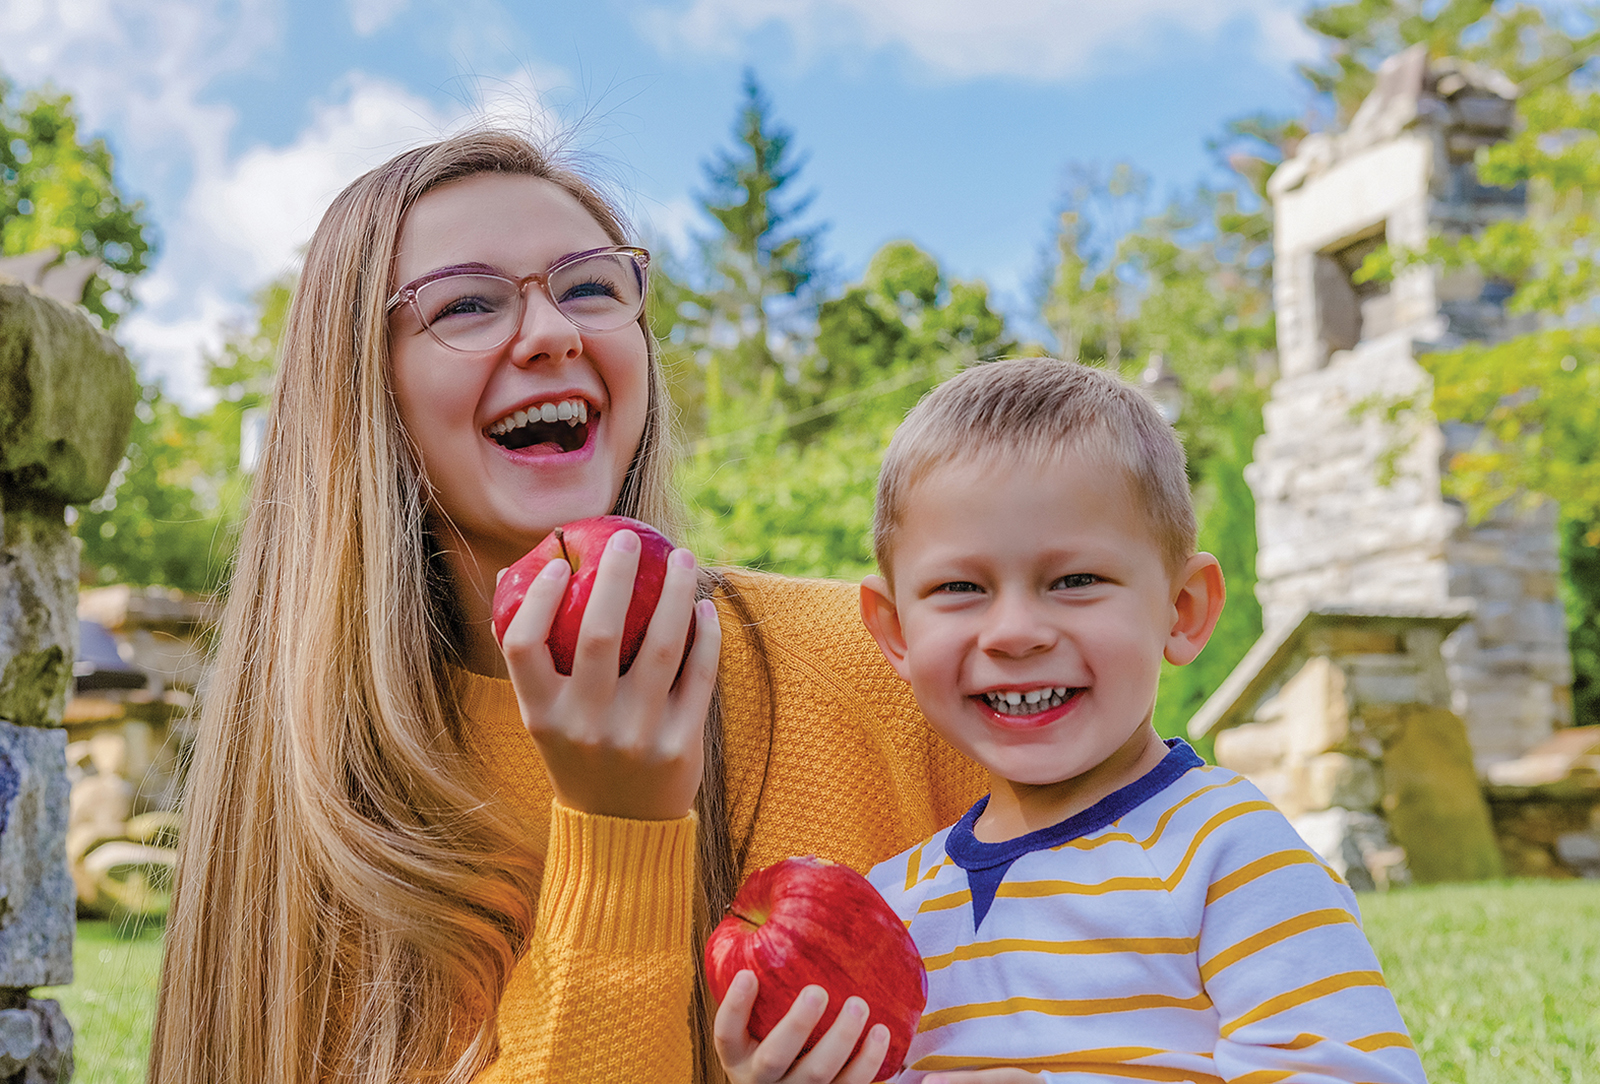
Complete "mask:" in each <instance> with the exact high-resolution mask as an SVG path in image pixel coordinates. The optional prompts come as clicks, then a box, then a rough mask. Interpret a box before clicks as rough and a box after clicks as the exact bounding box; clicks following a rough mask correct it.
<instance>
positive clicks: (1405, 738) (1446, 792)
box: [1382, 705, 1504, 884]
mask: <svg viewBox="0 0 1600 1084" xmlns="http://www.w3.org/2000/svg"><path fill="white" fill-rule="evenodd" d="M1396 714H1397V719H1396V723H1397V725H1396V726H1395V727H1394V736H1393V738H1392V739H1391V740H1390V741H1388V742H1386V743H1385V750H1384V752H1385V756H1384V762H1383V787H1384V793H1383V801H1382V806H1383V810H1384V814H1385V815H1386V816H1387V817H1388V820H1389V827H1390V830H1391V831H1392V832H1393V833H1394V837H1395V841H1396V842H1397V843H1399V845H1400V846H1402V847H1404V848H1405V851H1406V854H1407V855H1408V856H1409V857H1410V867H1411V873H1412V875H1413V876H1414V877H1415V878H1416V880H1417V881H1418V882H1420V883H1423V884H1430V883H1435V882H1439V881H1476V880H1484V879H1487V878H1493V877H1500V876H1502V875H1503V871H1504V866H1503V865H1502V862H1501V857H1500V850H1499V848H1498V847H1497V846H1496V844H1495V835H1494V829H1493V827H1492V825H1491V823H1490V818H1489V807H1488V804H1487V803H1486V802H1485V801H1484V798H1483V792H1482V791H1481V790H1480V789H1479V786H1478V775H1477V771H1476V770H1475V768H1474V767H1473V762H1472V748H1471V746H1469V745H1468V744H1467V731H1466V727H1465V725H1464V724H1463V723H1462V722H1461V719H1460V718H1459V717H1458V716H1456V715H1455V714H1453V713H1452V712H1449V711H1446V710H1444V709H1443V708H1435V707H1425V706H1421V705H1412V706H1409V707H1403V708H1400V709H1398V710H1397V713H1396Z"/></svg>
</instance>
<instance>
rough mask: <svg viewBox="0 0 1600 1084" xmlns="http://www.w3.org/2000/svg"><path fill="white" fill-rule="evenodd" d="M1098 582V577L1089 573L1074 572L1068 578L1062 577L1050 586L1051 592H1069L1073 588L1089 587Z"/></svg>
mask: <svg viewBox="0 0 1600 1084" xmlns="http://www.w3.org/2000/svg"><path fill="white" fill-rule="evenodd" d="M1099 582H1100V577H1099V576H1096V575H1094V574H1092V573H1089V572H1074V573H1073V574H1072V575H1070V576H1062V577H1061V578H1060V579H1059V580H1057V581H1056V582H1055V583H1053V584H1051V585H1050V589H1051V590H1053V591H1062V590H1067V591H1070V590H1072V589H1073V588H1074V587H1091V586H1093V585H1094V584H1097V583H1099Z"/></svg>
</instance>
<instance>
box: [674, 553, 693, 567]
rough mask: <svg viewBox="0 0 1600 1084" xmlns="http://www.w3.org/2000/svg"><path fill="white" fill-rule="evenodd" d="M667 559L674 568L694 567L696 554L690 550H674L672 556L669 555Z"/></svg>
mask: <svg viewBox="0 0 1600 1084" xmlns="http://www.w3.org/2000/svg"><path fill="white" fill-rule="evenodd" d="M667 560H668V561H669V562H671V564H672V565H673V567H674V568H693V567H694V554H693V553H690V552H689V551H688V550H673V551H672V556H670V557H668V558H667Z"/></svg>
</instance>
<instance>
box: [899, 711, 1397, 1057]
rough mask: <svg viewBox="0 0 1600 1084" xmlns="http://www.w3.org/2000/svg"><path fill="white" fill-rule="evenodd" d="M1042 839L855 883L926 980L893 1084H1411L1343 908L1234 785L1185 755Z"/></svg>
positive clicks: (1330, 882) (1389, 1006)
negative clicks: (933, 1076)
mask: <svg viewBox="0 0 1600 1084" xmlns="http://www.w3.org/2000/svg"><path fill="white" fill-rule="evenodd" d="M1167 744H1168V746H1169V747H1170V748H1169V752H1168V753H1167V755H1166V756H1165V757H1164V758H1163V759H1162V761H1161V763H1160V764H1159V765H1157V767H1156V768H1154V769H1153V770H1152V771H1151V772H1150V773H1149V774H1148V775H1146V776H1144V777H1143V778H1141V779H1139V780H1136V781H1135V782H1133V783H1131V784H1129V785H1128V786H1126V787H1123V788H1122V789H1121V790H1118V791H1117V792H1115V793H1114V794H1111V795H1109V796H1108V797H1106V798H1105V799H1103V800H1102V801H1100V802H1098V803H1096V804H1095V805H1094V806H1093V807H1091V808H1090V809H1087V810H1085V811H1084V812H1082V813H1079V814H1077V815H1076V816H1073V817H1070V818H1068V819H1067V820H1065V821H1063V822H1061V823H1060V824H1057V825H1054V826H1052V827H1050V828H1046V829H1042V830H1040V831H1038V832H1032V833H1030V834H1028V835H1025V836H1022V837H1020V838H1018V839H1014V840H1009V841H1006V842H1003V843H994V844H989V843H982V842H980V841H978V840H977V839H976V838H975V837H974V836H973V834H972V826H973V824H974V823H975V822H976V821H977V819H978V816H979V814H981V813H982V812H983V809H984V806H985V805H986V804H987V801H988V799H983V800H982V801H980V802H979V803H978V804H977V805H976V806H974V807H973V808H972V809H971V810H970V811H968V812H967V814H966V815H965V816H964V817H963V818H962V819H961V820H960V821H959V822H957V823H956V824H955V825H953V826H951V827H950V828H947V829H945V830H944V831H942V832H939V833H938V834H936V835H934V836H933V837H932V838H931V839H929V840H928V841H927V842H926V843H923V844H921V845H920V846H917V847H913V848H912V849H911V850H909V851H906V852H905V853H904V854H901V855H899V856H898V857H896V858H891V859H889V860H888V861H887V862H884V863H882V864H880V865H879V866H877V867H876V868H875V869H873V871H872V873H871V874H870V876H869V879H870V880H871V881H872V883H873V885H874V886H875V887H877V889H878V890H879V891H880V892H881V893H883V896H884V898H885V899H887V900H888V901H889V905H890V906H891V907H893V908H894V910H895V912H896V913H897V914H899V915H900V917H901V919H903V920H904V921H905V922H906V924H907V926H908V928H909V929H910V931H911V936H912V939H913V940H914V941H915V942H916V944H917V948H918V950H919V951H921V953H922V957H923V961H924V963H925V964H926V965H927V968H928V1006H927V1010H926V1011H925V1012H924V1013H923V1016H922V1022H921V1024H920V1025H919V1027H918V1029H917V1035H916V1038H915V1039H914V1040H913V1042H912V1044H911V1051H910V1054H909V1055H908V1056H907V1059H906V1069H905V1071H904V1072H903V1073H902V1074H901V1075H899V1076H897V1077H895V1078H894V1079H895V1081H896V1082H897V1084H912V1082H915V1081H920V1080H921V1079H922V1078H923V1076H924V1075H925V1074H927V1073H930V1072H933V1071H935V1070H940V1069H982V1068H989V1067H998V1066H1014V1067H1017V1068H1022V1069H1027V1070H1030V1071H1032V1072H1035V1073H1038V1074H1040V1076H1039V1079H1040V1080H1041V1081H1062V1082H1066V1081H1071V1082H1073V1084H1083V1082H1086V1081H1107V1082H1111V1081H1115V1082H1123V1084H1125V1082H1127V1081H1130V1080H1144V1081H1151V1080H1153V1081H1195V1082H1197V1084H1213V1082H1216V1084H1220V1082H1222V1081H1232V1082H1236V1084H1271V1082H1275V1081H1291V1080H1292V1081H1296V1082H1302V1081H1304V1082H1312V1081H1315V1082H1323V1081H1360V1082H1370V1084H1417V1082H1425V1080H1426V1078H1425V1076H1424V1074H1423V1070H1422V1063H1421V1061H1420V1060H1419V1059H1418V1057H1417V1053H1416V1049H1415V1048H1414V1047H1413V1045H1412V1043H1411V1039H1410V1037H1409V1036H1408V1035H1407V1033H1406V1028H1405V1024H1404V1023H1403V1022H1402V1021H1401V1019H1400V1013H1399V1010H1398V1009H1397V1008H1396V1007H1395V1003H1394V998H1393V997H1392V996H1391V995H1390V993H1389V990H1388V987H1387V986H1385V985H1384V981H1383V975H1382V973H1381V972H1380V971H1379V968H1378V961H1377V959H1376V957H1375V956H1374V955H1373V952H1372V948H1371V946H1370V945H1368V944H1367V940H1366V937H1365V935H1363V934H1362V932H1361V926H1360V917H1359V914H1358V912H1357V909H1356V900H1355V894H1354V893H1352V892H1351V891H1350V889H1349V888H1348V887H1347V886H1346V885H1345V883H1344V882H1343V881H1342V880H1340V878H1339V876H1338V874H1336V873H1334V872H1333V871H1332V870H1331V869H1329V868H1328V867H1327V865H1325V864H1324V863H1323V862H1322V861H1321V860H1320V859H1319V858H1318V857H1317V856H1316V855H1315V854H1314V853H1313V852H1312V851H1311V850H1310V849H1309V848H1307V847H1306V845H1305V844H1304V843H1303V842H1302V841H1301V840H1300V837H1299V836H1297V835H1296V834H1295V831H1294V829H1293V828H1291V827H1290V826H1289V822H1288V821H1287V820H1285V819H1284V817H1283V815H1282V814H1281V813H1279V812H1278V810H1277V809H1276V808H1275V807H1274V806H1273V805H1272V804H1271V803H1270V802H1268V801H1267V800H1266V799H1265V798H1264V797H1263V796H1262V795H1261V792H1260V791H1258V790H1257V789H1256V788H1255V787H1253V786H1252V785H1251V784H1250V783H1249V782H1248V781H1246V780H1245V779H1244V778H1243V777H1241V776H1239V775H1236V774H1234V773H1233V772H1230V771H1228V770H1227V769H1226V768H1215V767H1208V766H1206V765H1205V764H1204V762H1202V761H1201V760H1200V758H1199V757H1198V756H1197V755H1195V753H1194V751H1193V750H1192V749H1190V748H1189V747H1188V746H1187V745H1186V744H1184V743H1183V742H1182V741H1181V740H1178V739H1172V740H1170V741H1168V743H1167Z"/></svg>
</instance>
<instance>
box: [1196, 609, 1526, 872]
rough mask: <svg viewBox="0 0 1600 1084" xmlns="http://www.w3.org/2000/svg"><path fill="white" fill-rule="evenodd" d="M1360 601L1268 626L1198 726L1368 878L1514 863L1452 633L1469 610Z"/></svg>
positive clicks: (1318, 844) (1318, 845)
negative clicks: (1490, 802)
mask: <svg viewBox="0 0 1600 1084" xmlns="http://www.w3.org/2000/svg"><path fill="white" fill-rule="evenodd" d="M1468 614H1469V611H1468V610H1467V609H1466V608H1464V607H1461V606H1459V605H1458V606H1447V607H1441V608H1436V609H1433V610H1424V609H1411V610H1406V609H1400V608H1391V609H1387V610H1385V609H1379V608H1376V607H1362V606H1348V607H1343V608H1329V609H1326V610H1313V611H1303V612H1302V613H1301V614H1300V615H1299V616H1298V617H1297V618H1296V619H1294V620H1292V621H1289V622H1285V623H1284V624H1283V625H1281V626H1280V628H1279V631H1278V632H1276V633H1274V634H1269V636H1267V637H1264V638H1263V640H1262V641H1261V642H1259V643H1258V644H1257V645H1256V647H1255V648H1253V649H1252V651H1251V653H1250V655H1249V656H1247V657H1246V659H1245V660H1244V662H1242V663H1241V664H1240V666H1239V668H1238V669H1236V670H1235V671H1234V673H1233V674H1232V675H1230V676H1229V678H1228V682H1227V683H1226V684H1225V685H1224V686H1223V688H1222V689H1219V690H1218V692H1217V694H1216V695H1215V696H1213V697H1212V698H1211V699H1210V700H1208V701H1207V702H1206V704H1205V705H1204V706H1203V707H1202V708H1201V710H1200V711H1199V712H1198V713H1196V715H1195V717H1194V720H1193V721H1192V722H1191V724H1190V734H1191V736H1194V737H1203V736H1205V735H1207V734H1213V735H1215V740H1216V745H1215V749H1216V758H1217V763H1218V764H1221V765H1222V766H1223V767H1225V768H1231V769H1233V770H1234V771H1237V772H1239V773H1240V774H1241V775H1244V776H1245V777H1246V778H1248V779H1249V780H1250V781H1251V782H1253V783H1255V784H1256V786H1258V787H1259V788H1260V789H1261V791H1262V793H1264V794H1265V795H1266V796H1267V798H1268V799H1270V800H1271V801H1272V802H1273V804H1274V805H1276V806H1277V807H1278V808H1279V809H1281V810H1282V811H1283V813H1284V815H1285V816H1287V817H1288V818H1289V820H1290V822H1291V823H1292V824H1293V825H1294V826H1295V829H1296V830H1297V831H1298V832H1299V833H1300V835H1301V836H1302V837H1303V838H1304V839H1305V840H1306V842H1307V843H1308V844H1310V845H1311V846H1312V847H1313V848H1314V849H1315V850H1316V851H1317V852H1318V853H1319V854H1321V855H1322V856H1323V858H1325V859H1326V860H1327V861H1328V863H1329V864H1330V865H1332V866H1333V867H1334V868H1335V869H1336V870H1337V871H1338V872H1339V873H1340V875H1341V876H1343V877H1344V878H1345V880H1346V881H1348V882H1349V883H1350V885H1351V886H1352V887H1354V888H1357V889H1371V888H1387V887H1390V886H1392V885H1395V884H1402V883H1406V882H1408V881H1418V882H1423V883H1429V882H1436V881H1461V880H1478V879H1481V878H1485V877H1495V876H1499V875H1500V874H1501V872H1502V870H1503V868H1504V866H1503V862H1502V858H1501V855H1500V851H1499V848H1498V847H1497V844H1496V840H1495V833H1494V829H1493V825H1492V820H1491V817H1490V811H1489V807H1488V806H1487V805H1486V804H1485V802H1484V798H1483V795H1482V794H1481V792H1480V790H1479V787H1478V779H1477V773H1476V771H1475V769H1474V766H1473V759H1472V751H1471V748H1470V747H1469V745H1468V742H1467V734H1466V728H1465V727H1464V726H1463V724H1462V721H1461V719H1460V718H1459V717H1458V716H1456V715H1455V713H1453V712H1452V711H1451V710H1450V708H1449V701H1450V687H1449V680H1448V677H1447V676H1446V669H1445V660H1444V656H1443V654H1442V652H1441V650H1440V649H1441V645H1442V644H1443V642H1444V640H1445V638H1446V637H1447V636H1449V635H1450V633H1451V632H1453V631H1454V630H1455V629H1456V628H1458V627H1459V626H1460V625H1461V624H1462V623H1463V622H1464V621H1465V620H1466V619H1467V617H1468Z"/></svg>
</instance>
